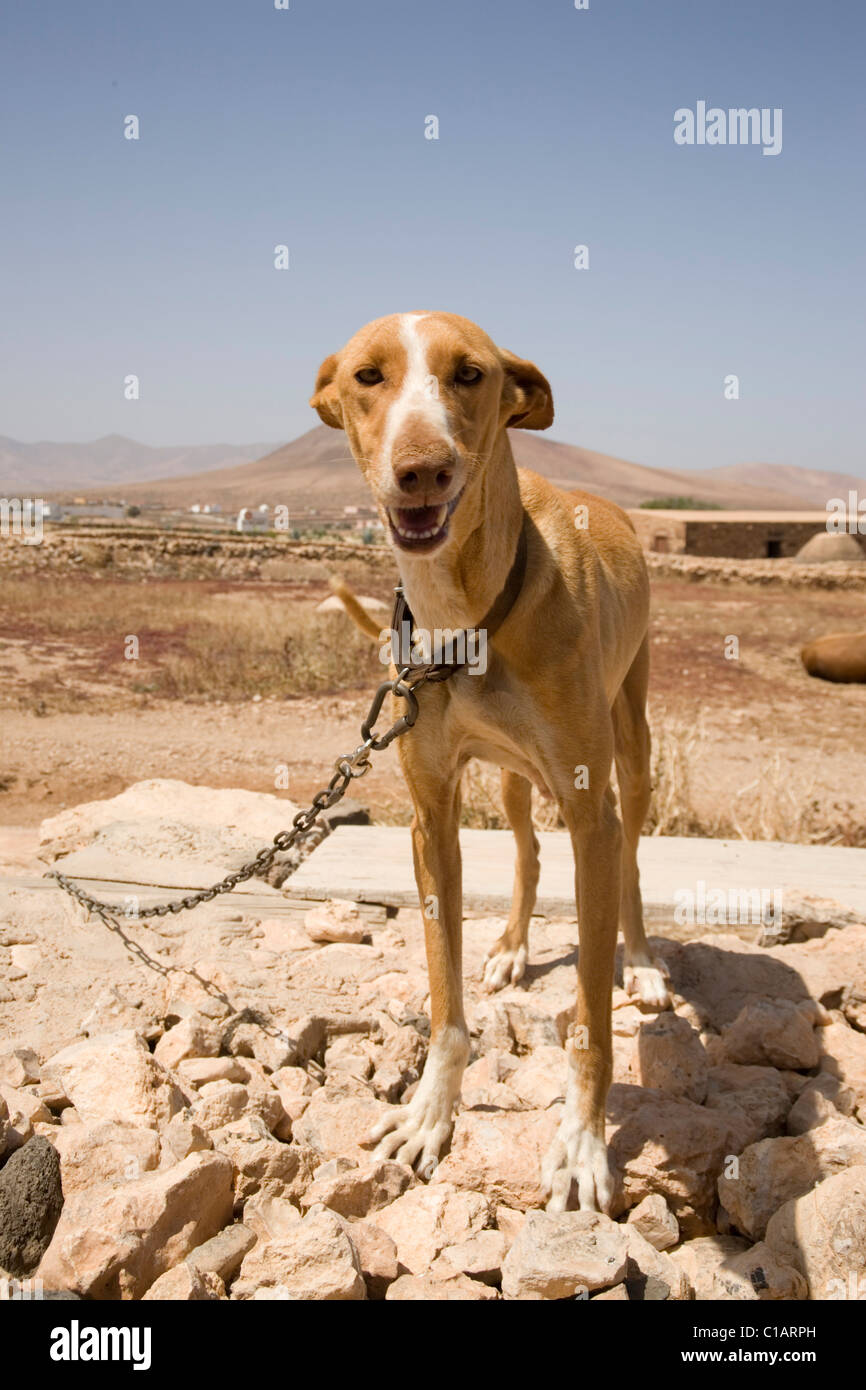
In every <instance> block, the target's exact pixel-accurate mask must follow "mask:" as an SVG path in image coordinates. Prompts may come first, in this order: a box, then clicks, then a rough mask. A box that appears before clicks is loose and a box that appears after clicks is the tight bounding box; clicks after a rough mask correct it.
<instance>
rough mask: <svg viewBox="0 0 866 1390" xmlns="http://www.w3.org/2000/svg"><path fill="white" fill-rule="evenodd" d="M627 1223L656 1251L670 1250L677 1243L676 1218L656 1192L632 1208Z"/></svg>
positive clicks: (678, 1230) (677, 1227)
mask: <svg viewBox="0 0 866 1390" xmlns="http://www.w3.org/2000/svg"><path fill="white" fill-rule="evenodd" d="M627 1221H628V1224H629V1225H630V1226H634V1228H635V1230H636V1231H639V1232H640V1234H641V1235H642V1236H643V1238H644V1240H648V1241H649V1243H650V1245H652V1246H654V1247H655V1249H656V1250H670V1249H671V1247H672V1246H674V1245H676V1244H677V1242H678V1241H679V1238H680V1228H679V1225H678V1224H677V1218H676V1217H675V1216H674V1214H673V1212H672V1211H671V1210H670V1208H669V1207H668V1204H667V1202H666V1201H665V1199H664V1197H662V1196H661V1195H660V1193H658V1192H653V1193H650V1195H649V1196H647V1197H644V1199H643V1201H642V1202H638V1204H637V1206H636V1207H632V1209H631V1211H630V1212H629V1214H628V1217H627Z"/></svg>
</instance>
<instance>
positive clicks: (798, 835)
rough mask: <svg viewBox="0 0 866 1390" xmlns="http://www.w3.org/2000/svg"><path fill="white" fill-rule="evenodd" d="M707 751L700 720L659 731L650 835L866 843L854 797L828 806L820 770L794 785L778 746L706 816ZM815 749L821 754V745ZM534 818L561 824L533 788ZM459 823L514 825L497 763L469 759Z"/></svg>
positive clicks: (546, 826)
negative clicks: (696, 775)
mask: <svg viewBox="0 0 866 1390" xmlns="http://www.w3.org/2000/svg"><path fill="white" fill-rule="evenodd" d="M708 756H709V753H708V747H707V741H706V737H705V734H704V731H703V727H702V725H701V723H700V721H699V722H698V724H697V725H686V724H682V723H678V722H670V723H667V724H664V725H662V726H661V727H659V728H657V729H656V730H655V731H654V734H653V754H652V799H651V801H650V808H649V812H648V814H647V819H646V823H645V825H644V829H643V833H644V834H645V835H687V836H703V837H708V838H711V839H726V840H784V841H786V842H787V843H789V844H811V845H819V844H820V845H848V846H855V847H860V848H866V827H864V825H863V824H862V822H861V821H860V820H859V819H858V817H857V815H856V812H855V809H854V807H853V806H852V804H851V803H850V802H845V801H840V802H836V803H834V804H833V805H832V807H829V808H828V806H827V803H826V801H824V802H822V801H821V800H820V799H819V798H818V797H816V796H815V795H814V791H815V786H814V782H815V776H814V775H813V777H812V778H811V779H808V778H807V779H805V780H803V779H801V780H800V781H799V782H798V783H797V785H796V786H792V785H791V783H790V780H789V771H788V768H787V765H786V762H785V759H784V758H783V757H782V755H781V754H780V753H779V752H776V753H774V754H772V755H770V756H768V757H767V758H766V759H764V760H763V762H762V763H761V765H760V766H759V767H758V769H757V770H756V775H755V777H754V779H753V780H752V781H751V782H749V784H748V785H747V786H744V787H742V788H741V789H740V791H738V792H737V793H736V794H735V795H734V796H733V798H732V799H731V802H730V804H729V805H728V806H727V808H726V809H725V810H722V811H719V812H717V813H714V814H713V815H711V816H707V815H706V814H705V813H702V812H701V811H700V810H699V809H698V807H697V798H696V796H695V793H694V790H693V779H692V774H693V770H694V769H695V768H696V767H697V766H699V764H700V763H701V761H702V760H703V759H705V758H707V757H708ZM815 756H816V760H817V759H819V758H820V756H821V753H820V750H818V751H817V752H816V755H815ZM532 819H533V823H534V825H535V828H536V829H537V830H556V829H560V828H561V827H562V822H561V820H560V818H559V815H558V812H557V810H556V807H555V806H554V805H553V804H552V803H551V802H549V801H544V800H542V798H541V797H539V796H538V794H537V793H533V815H532ZM461 824H463V825H465V826H470V827H472V828H474V829H480V830H503V829H507V828H508V821H507V819H506V816H505V812H504V810H503V806H502V797H501V793H500V789H499V771H498V769H497V768H494V767H491V766H489V765H488V764H486V763H478V762H474V761H473V762H471V763H470V764H469V766H468V768H467V769H466V772H465V774H464V778H463V814H462V818H461Z"/></svg>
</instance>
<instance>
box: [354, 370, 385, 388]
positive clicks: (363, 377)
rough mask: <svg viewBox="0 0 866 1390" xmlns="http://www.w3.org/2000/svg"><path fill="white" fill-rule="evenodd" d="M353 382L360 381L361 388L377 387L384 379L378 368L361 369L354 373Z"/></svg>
mask: <svg viewBox="0 0 866 1390" xmlns="http://www.w3.org/2000/svg"><path fill="white" fill-rule="evenodd" d="M355 380H356V381H360V383H361V385H362V386H378V384H379V382H380V381H383V380H384V377H383V376H382V373H381V372H380V371H379V368H378V367H362V368H361V370H360V371H359V372H356V373H355Z"/></svg>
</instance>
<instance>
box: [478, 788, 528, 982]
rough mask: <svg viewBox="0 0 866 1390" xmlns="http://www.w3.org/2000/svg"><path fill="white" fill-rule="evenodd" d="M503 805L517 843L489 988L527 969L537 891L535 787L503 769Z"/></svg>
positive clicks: (489, 966)
mask: <svg viewBox="0 0 866 1390" xmlns="http://www.w3.org/2000/svg"><path fill="white" fill-rule="evenodd" d="M502 802H503V805H504V807H505V814H506V816H507V817H508V824H509V825H510V826H511V829H512V830H513V831H514V838H515V840H516V841H517V860H516V864H515V870H514V893H513V895H512V899H511V913H510V915H509V918H508V922H507V923H506V927H505V931H504V932H503V933H502V935H501V936H500V938H499V940H498V941H497V942H496V943H495V944H494V945H493V946H491V948H490V951H489V953H488V955H487V958H486V960H485V962H484V984H485V986H486V988H487V989H489V990H494V989H502V986H503V985H508V984H512V985H515V984H517V981H518V980H519V979H521V978H522V976H523V973H524V971H525V970H526V958H527V954H528V945H529V919H530V918H531V916H532V910H533V908H534V907H535V894H536V891H537V889H538V840H537V839H536V837H535V831H534V830H533V828H532V784H531V783H530V782H529V781H528V780H527V778H525V777H521V776H520V774H519V773H517V772H509V771H508V769H507V768H503V769H502Z"/></svg>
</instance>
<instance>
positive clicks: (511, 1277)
mask: <svg viewBox="0 0 866 1390" xmlns="http://www.w3.org/2000/svg"><path fill="white" fill-rule="evenodd" d="M627 1259H628V1244H627V1237H626V1234H625V1232H624V1230H623V1228H622V1227H621V1226H618V1225H617V1224H616V1222H614V1221H611V1219H610V1217H608V1216H601V1215H600V1214H599V1213H598V1212H593V1211H569V1212H563V1213H561V1214H558V1215H554V1214H553V1213H552V1212H546V1211H531V1212H529V1213H528V1215H527V1217H526V1220H525V1222H524V1223H523V1227H522V1229H521V1231H520V1234H519V1235H518V1237H517V1239H516V1240H515V1242H514V1244H513V1245H512V1247H511V1249H510V1250H509V1252H508V1254H507V1255H506V1257H505V1260H504V1262H503V1266H502V1292H503V1294H504V1296H505V1297H506V1298H510V1299H518V1298H519V1299H551V1298H574V1297H576V1296H577V1295H579V1294H581V1293H585V1292H586V1291H589V1292H592V1291H594V1290H596V1289H603V1288H607V1287H608V1286H609V1285H611V1284H618V1283H619V1282H620V1281H621V1280H622V1279H623V1278H624V1277H625V1273H626V1264H627Z"/></svg>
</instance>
